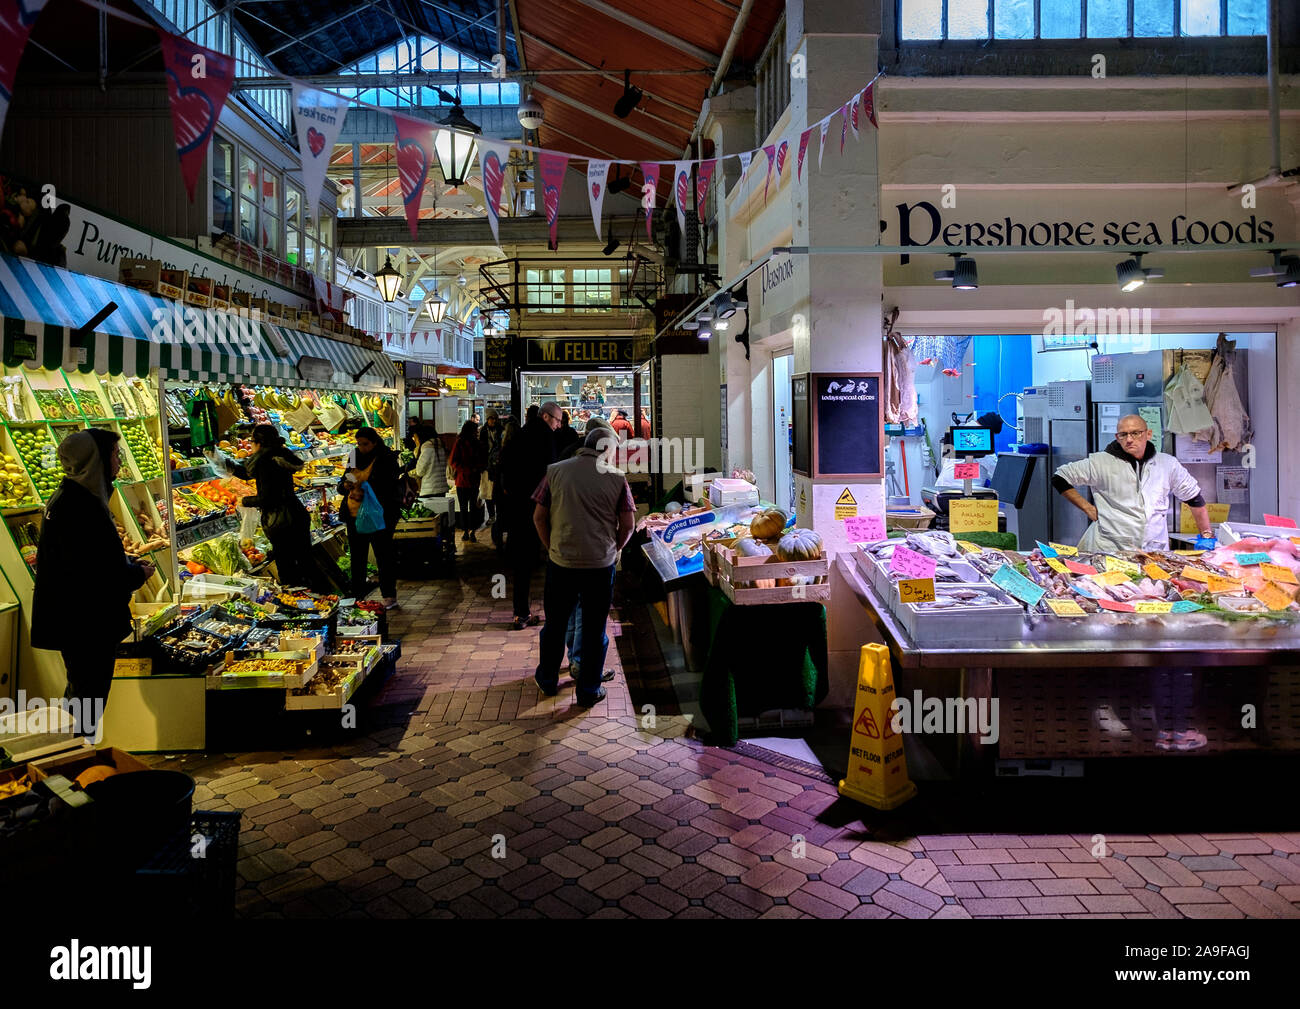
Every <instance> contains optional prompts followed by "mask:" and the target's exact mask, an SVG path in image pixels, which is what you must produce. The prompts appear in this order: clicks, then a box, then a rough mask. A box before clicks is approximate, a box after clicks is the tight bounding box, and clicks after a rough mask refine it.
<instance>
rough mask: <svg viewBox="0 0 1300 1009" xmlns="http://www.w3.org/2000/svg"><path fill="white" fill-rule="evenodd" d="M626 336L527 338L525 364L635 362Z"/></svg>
mask: <svg viewBox="0 0 1300 1009" xmlns="http://www.w3.org/2000/svg"><path fill="white" fill-rule="evenodd" d="M633 348H634V341H632V340H629V339H610V338H608V337H606V338H595V337H593V338H590V339H585V338H573V337H563V338H559V339H553V340H529V341H528V357H527V361H528V363H529V364H563V365H568V364H585V365H602V364H603V365H620V364H624V365H630V364H635V363H636V357H635V356H634V353H633Z"/></svg>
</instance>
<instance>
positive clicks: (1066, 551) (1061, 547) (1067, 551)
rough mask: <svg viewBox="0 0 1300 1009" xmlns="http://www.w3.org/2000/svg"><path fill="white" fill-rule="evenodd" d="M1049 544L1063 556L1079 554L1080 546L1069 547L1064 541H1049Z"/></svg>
mask: <svg viewBox="0 0 1300 1009" xmlns="http://www.w3.org/2000/svg"><path fill="white" fill-rule="evenodd" d="M1047 545H1048V546H1049V547H1051V548H1052V549H1053V550H1055V551H1056V552H1057V553H1058V554H1060V555H1061V556H1062V557H1077V556H1078V555H1079V548H1078V547H1068V546H1066V545H1065V544H1064V543H1049V544H1047Z"/></svg>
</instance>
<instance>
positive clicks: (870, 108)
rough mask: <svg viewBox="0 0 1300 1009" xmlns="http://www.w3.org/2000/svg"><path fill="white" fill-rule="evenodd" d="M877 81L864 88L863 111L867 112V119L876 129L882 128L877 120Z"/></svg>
mask: <svg viewBox="0 0 1300 1009" xmlns="http://www.w3.org/2000/svg"><path fill="white" fill-rule="evenodd" d="M875 87H876V84H875V82H874V81H873V82H872V83H870V84H868V85H867V86H866V87H865V88H863V89H862V111H863V112H865V113H866V114H867V120H868V121H869V122H870V123H871V125H872V126H874V127H875V128H876V129H880V124H879V123H878V122H876V97H875V93H874V89H875Z"/></svg>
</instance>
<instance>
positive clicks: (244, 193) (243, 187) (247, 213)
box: [239, 157, 262, 246]
mask: <svg viewBox="0 0 1300 1009" xmlns="http://www.w3.org/2000/svg"><path fill="white" fill-rule="evenodd" d="M258 175H259V172H258V170H257V162H256V161H254V160H253V159H252V158H249V157H241V158H240V159H239V237H240V238H241V239H243V240H244V241H245V242H248V243H249V244H250V245H257V246H260V245H261V244H262V243H261V241H260V236H259V235H258V231H257V204H258V200H257V185H258V182H257V180H258Z"/></svg>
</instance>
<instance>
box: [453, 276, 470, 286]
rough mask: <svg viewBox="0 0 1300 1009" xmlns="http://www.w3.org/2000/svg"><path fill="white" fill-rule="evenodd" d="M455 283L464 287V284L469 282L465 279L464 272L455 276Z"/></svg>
mask: <svg viewBox="0 0 1300 1009" xmlns="http://www.w3.org/2000/svg"><path fill="white" fill-rule="evenodd" d="M456 283H457V284H459V285H460V286H461V287H464V286H465V285H466V284H468V283H469V281H468V280H466V279H465V274H463V273H462V274H461V275H460V276H459V277H457V278H456Z"/></svg>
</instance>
